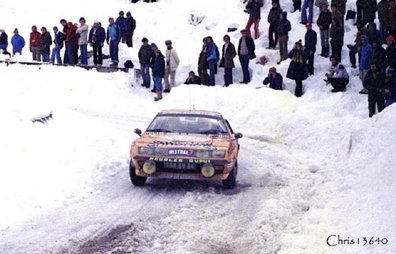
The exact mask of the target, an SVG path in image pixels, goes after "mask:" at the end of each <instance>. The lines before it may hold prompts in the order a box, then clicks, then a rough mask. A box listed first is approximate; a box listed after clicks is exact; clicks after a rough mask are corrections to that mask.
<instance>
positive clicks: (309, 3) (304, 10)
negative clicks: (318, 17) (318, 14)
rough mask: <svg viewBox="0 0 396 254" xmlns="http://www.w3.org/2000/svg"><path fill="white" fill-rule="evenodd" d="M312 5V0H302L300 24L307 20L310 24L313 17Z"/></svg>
mask: <svg viewBox="0 0 396 254" xmlns="http://www.w3.org/2000/svg"><path fill="white" fill-rule="evenodd" d="M313 5H314V0H304V3H303V6H302V13H301V24H304V25H305V24H306V23H307V22H309V23H311V24H312V19H313ZM307 8H308V18H307Z"/></svg>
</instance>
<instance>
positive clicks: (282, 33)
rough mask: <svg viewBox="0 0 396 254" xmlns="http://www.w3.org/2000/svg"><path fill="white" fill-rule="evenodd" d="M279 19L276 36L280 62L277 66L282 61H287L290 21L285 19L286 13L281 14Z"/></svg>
mask: <svg viewBox="0 0 396 254" xmlns="http://www.w3.org/2000/svg"><path fill="white" fill-rule="evenodd" d="M279 17H280V21H279V25H278V29H277V30H276V32H277V34H278V42H279V53H280V60H279V61H278V62H277V64H280V63H281V62H282V61H283V60H286V59H287V56H288V50H287V43H288V41H289V31H290V30H291V24H290V21H289V20H288V19H287V12H285V11H284V12H282V13H281V14H280V15H279Z"/></svg>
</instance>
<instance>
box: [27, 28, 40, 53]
mask: <svg viewBox="0 0 396 254" xmlns="http://www.w3.org/2000/svg"><path fill="white" fill-rule="evenodd" d="M29 48H30V52H32V57H33V61H41V51H40V50H41V33H39V32H38V31H37V26H32V32H31V33H30V39H29Z"/></svg>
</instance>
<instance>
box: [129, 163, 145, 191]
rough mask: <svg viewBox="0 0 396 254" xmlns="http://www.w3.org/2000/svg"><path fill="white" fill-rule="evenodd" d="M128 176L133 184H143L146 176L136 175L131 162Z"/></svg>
mask: <svg viewBox="0 0 396 254" xmlns="http://www.w3.org/2000/svg"><path fill="white" fill-rule="evenodd" d="M129 176H130V178H131V182H132V184H133V185H134V186H143V185H144V184H145V183H146V180H147V177H143V176H137V175H136V172H135V168H134V167H133V166H132V162H130V163H129Z"/></svg>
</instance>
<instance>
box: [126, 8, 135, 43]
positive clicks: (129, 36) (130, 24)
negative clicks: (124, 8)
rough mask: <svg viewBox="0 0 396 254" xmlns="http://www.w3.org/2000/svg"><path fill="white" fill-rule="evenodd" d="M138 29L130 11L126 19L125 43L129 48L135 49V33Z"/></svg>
mask: <svg viewBox="0 0 396 254" xmlns="http://www.w3.org/2000/svg"><path fill="white" fill-rule="evenodd" d="M135 29H136V20H135V19H134V18H133V17H132V15H131V13H130V12H129V11H128V12H127V13H126V19H125V29H124V30H125V42H126V44H127V46H128V47H129V48H132V47H133V33H134V32H135Z"/></svg>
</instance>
